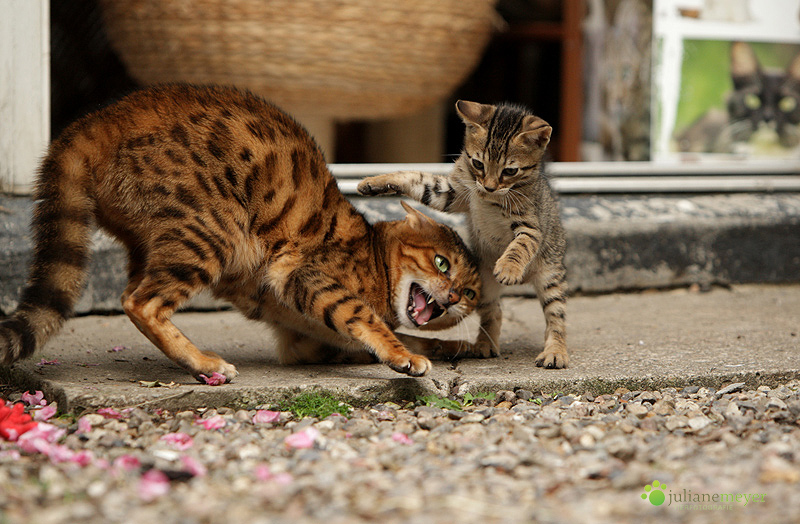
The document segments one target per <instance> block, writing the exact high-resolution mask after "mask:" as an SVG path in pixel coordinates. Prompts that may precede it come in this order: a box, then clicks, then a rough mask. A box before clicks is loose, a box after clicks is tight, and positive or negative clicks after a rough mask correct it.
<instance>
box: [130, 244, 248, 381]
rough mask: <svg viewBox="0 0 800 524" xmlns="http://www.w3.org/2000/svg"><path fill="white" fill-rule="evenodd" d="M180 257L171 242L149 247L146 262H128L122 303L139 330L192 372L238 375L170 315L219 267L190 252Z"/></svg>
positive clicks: (227, 375) (217, 271) (208, 279)
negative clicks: (152, 249)
mask: <svg viewBox="0 0 800 524" xmlns="http://www.w3.org/2000/svg"><path fill="white" fill-rule="evenodd" d="M167 251H168V252H167ZM195 258H196V257H195ZM181 259H182V257H181V253H180V250H179V249H177V248H176V247H175V246H172V247H171V249H170V250H165V252H163V253H158V252H156V253H153V252H151V253H149V254H148V256H147V257H146V260H147V263H146V264H139V263H136V262H132V264H131V271H130V281H129V285H128V287H127V288H126V289H125V293H124V294H123V298H122V307H123V309H124V311H125V313H126V314H127V315H128V317H129V318H130V319H131V321H132V322H133V323H134V325H135V326H136V327H137V328H138V329H139V331H141V332H142V334H144V335H145V336H146V337H147V338H148V339H149V340H150V341H151V342H152V343H153V344H155V345H156V347H158V349H160V350H161V351H162V352H163V353H164V355H166V356H167V357H168V358H169V359H170V360H172V361H173V362H175V363H176V364H178V365H179V366H181V367H183V368H184V369H186V370H188V371H189V372H190V373H191V374H192V375H193V376H194V377H195V378H197V379H198V380H200V378H201V377H200V375H201V374H202V375H205V376H207V377H210V376H211V375H212V374H213V373H214V372H217V373H221V374H222V375H224V376H225V378H226V380H227V381H228V382H229V381H231V380H232V379H233V378H234V377H236V376H237V375H238V372H237V371H236V368H235V367H234V366H233V365H231V364H228V363H227V362H225V361H224V360H223V359H222V358H220V357H219V355H217V354H216V353H214V352H211V351H200V350H199V349H198V348H197V347H196V346H195V345H194V344H192V342H191V341H190V340H189V339H188V338H187V337H186V336H185V335H184V334H183V333H182V332H181V331H180V330H179V329H178V328H177V327H176V326H175V325H174V324H173V323H172V321H171V320H170V319H171V317H172V315H173V313H175V311H176V310H177V309H178V308H179V307H180V306H181V305H182V304H183V303H185V302H186V301H187V300H188V299H189V298H191V297H192V296H194V295H196V294H197V293H198V292H199V291H200V290H201V289H203V288H205V287H208V285H209V284H210V283H211V281H212V280H214V279H215V278H216V277H218V275H219V272H220V271H221V268H220V266H219V264H205V265H203V266H200V265H197V264H196V263H194V264H193V263H192V262H189V260H191V258H190V257H187V260H186V261H183V262H181ZM195 262H197V261H196V260H195Z"/></svg>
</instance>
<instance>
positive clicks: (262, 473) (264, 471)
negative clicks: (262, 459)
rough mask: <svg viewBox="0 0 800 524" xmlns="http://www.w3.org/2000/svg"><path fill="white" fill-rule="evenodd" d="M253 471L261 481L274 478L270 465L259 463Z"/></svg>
mask: <svg viewBox="0 0 800 524" xmlns="http://www.w3.org/2000/svg"><path fill="white" fill-rule="evenodd" d="M253 473H254V474H255V476H256V478H257V479H258V480H260V481H261V482H266V481H267V480H269V479H271V478H272V471H270V469H269V466H267V465H266V464H259V465H258V466H256V469H255V470H254V471H253Z"/></svg>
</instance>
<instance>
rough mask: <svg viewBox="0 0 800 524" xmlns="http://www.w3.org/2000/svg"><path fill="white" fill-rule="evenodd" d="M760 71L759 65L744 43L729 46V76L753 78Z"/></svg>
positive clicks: (750, 49) (754, 55)
mask: <svg viewBox="0 0 800 524" xmlns="http://www.w3.org/2000/svg"><path fill="white" fill-rule="evenodd" d="M760 71H761V65H760V64H759V63H758V58H757V57H756V54H755V53H754V52H753V48H752V47H750V46H749V45H748V44H747V43H746V42H733V43H732V44H731V76H740V77H741V76H753V75H755V74H758V73H759V72H760Z"/></svg>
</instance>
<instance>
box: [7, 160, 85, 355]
mask: <svg viewBox="0 0 800 524" xmlns="http://www.w3.org/2000/svg"><path fill="white" fill-rule="evenodd" d="M90 192H91V186H90V183H89V168H88V159H87V158H85V157H83V156H82V155H80V154H79V153H77V152H76V151H74V150H70V149H69V148H68V147H64V148H61V147H57V146H54V147H53V148H52V149H51V152H50V154H49V155H48V156H47V158H46V159H45V160H44V162H43V163H42V165H41V168H40V172H39V177H38V181H37V184H36V188H35V190H34V199H35V204H34V212H33V219H32V221H31V229H32V233H33V259H32V261H31V267H30V276H29V278H28V282H27V283H26V285H25V287H24V288H23V290H22V296H21V298H20V301H19V305H18V306H17V309H16V310H15V311H14V312H13V313H12V314H11V316H10V317H8V318H7V319H5V320H3V321H2V322H0V365H11V364H13V363H14V362H16V361H17V360H20V359H22V358H26V357H30V356H31V355H32V354H33V353H34V351H36V350H37V349H39V348H41V347H42V346H43V345H44V344H45V342H47V340H48V339H49V338H50V337H51V336H52V335H53V334H55V333H56V332H57V331H58V330H59V329H60V328H61V326H62V325H63V324H64V321H65V320H66V319H67V318H69V317H70V316H71V315H72V311H73V308H74V306H75V303H76V302H77V301H78V299H79V298H80V296H81V292H82V290H83V284H84V281H85V280H86V271H87V266H88V262H89V243H90V235H91V232H92V229H93V222H94V200H93V199H92V197H91V194H90Z"/></svg>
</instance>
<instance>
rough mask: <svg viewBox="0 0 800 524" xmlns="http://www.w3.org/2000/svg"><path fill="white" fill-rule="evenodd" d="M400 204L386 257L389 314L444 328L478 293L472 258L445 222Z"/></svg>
mask: <svg viewBox="0 0 800 524" xmlns="http://www.w3.org/2000/svg"><path fill="white" fill-rule="evenodd" d="M403 206H404V207H405V208H406V210H407V211H408V213H409V215H408V216H407V217H406V219H405V220H404V221H402V222H399V223H395V227H396V228H397V230H396V233H395V234H396V237H397V238H398V243H397V246H396V247H397V249H394V250H392V251H391V254H390V260H389V261H388V266H389V272H390V278H391V279H392V305H393V306H394V310H395V317H396V318H397V320H398V321H399V323H400V324H401V325H403V326H405V327H409V328H415V329H431V330H437V329H445V328H448V327H451V326H454V325H455V324H457V323H458V322H459V321H461V320H462V319H463V318H464V317H465V316H467V315H468V314H470V313H471V312H472V310H473V309H474V308H475V306H476V305H477V303H478V299H479V298H480V290H481V281H480V276H479V274H478V268H477V264H476V262H475V259H474V257H473V256H472V254H471V253H470V251H469V250H468V249H467V248H466V246H465V245H464V243H463V241H462V240H461V238H460V237H459V236H458V235H457V234H456V233H455V232H454V231H453V230H452V229H450V228H449V227H447V226H444V225H441V224H438V223H436V222H434V221H433V220H432V219H430V218H428V217H427V216H425V215H423V214H422V213H420V212H418V211H415V210H413V209H412V208H410V207H409V206H406V204H405V202H404V203H403Z"/></svg>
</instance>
